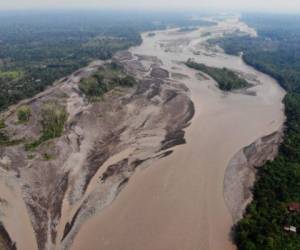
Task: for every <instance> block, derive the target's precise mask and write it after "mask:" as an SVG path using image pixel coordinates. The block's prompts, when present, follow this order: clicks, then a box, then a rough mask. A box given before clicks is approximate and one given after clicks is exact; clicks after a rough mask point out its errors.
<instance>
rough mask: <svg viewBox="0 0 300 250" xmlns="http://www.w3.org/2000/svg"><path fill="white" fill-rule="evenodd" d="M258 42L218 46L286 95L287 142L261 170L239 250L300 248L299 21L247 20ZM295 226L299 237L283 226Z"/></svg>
mask: <svg viewBox="0 0 300 250" xmlns="http://www.w3.org/2000/svg"><path fill="white" fill-rule="evenodd" d="M243 20H244V21H245V22H246V23H247V24H249V25H250V26H252V27H254V28H255V29H256V30H257V31H258V37H257V38H251V37H248V36H240V35H239V36H237V35H236V34H233V35H230V36H227V37H225V38H223V39H221V40H218V41H212V42H213V43H218V44H219V45H220V46H221V47H223V48H224V50H225V51H226V52H227V53H230V54H238V53H240V52H243V58H244V60H245V61H246V62H247V63H248V64H250V65H252V66H253V67H255V68H257V69H258V70H260V71H263V72H265V73H267V74H269V75H271V76H273V77H274V78H276V79H277V80H278V82H279V83H280V84H281V86H282V87H283V88H284V89H285V90H286V91H287V92H288V93H287V95H286V97H285V99H284V104H285V114H286V116H287V121H286V130H285V139H284V142H283V144H282V146H281V148H280V153H279V155H278V157H277V158H276V159H275V160H274V161H273V162H268V163H267V164H266V165H265V166H263V167H261V168H259V169H258V172H257V181H256V183H255V186H254V188H253V194H254V200H253V202H252V203H251V204H250V205H249V206H248V208H247V211H246V213H245V216H244V218H243V219H242V220H241V221H240V222H239V223H238V224H237V225H236V226H235V228H234V235H235V242H236V243H237V245H238V248H239V249H240V250H296V249H300V234H299V233H300V213H299V212H300V211H298V210H297V209H295V210H294V211H291V209H289V207H290V206H291V204H294V205H293V206H296V207H297V206H299V203H300V16H291V15H289V16H284V15H262V14H257V15H253V14H252V15H244V16H243ZM290 226H292V227H295V228H296V229H297V233H293V232H286V231H285V230H284V227H290Z"/></svg>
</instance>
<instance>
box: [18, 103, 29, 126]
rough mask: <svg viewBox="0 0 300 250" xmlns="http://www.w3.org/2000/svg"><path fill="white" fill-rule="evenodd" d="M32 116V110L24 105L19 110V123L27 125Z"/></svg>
mask: <svg viewBox="0 0 300 250" xmlns="http://www.w3.org/2000/svg"><path fill="white" fill-rule="evenodd" d="M30 115H31V108H30V107H29V106H28V105H23V106H21V107H19V108H18V109H17V116H18V121H19V123H26V122H28V121H29V119H30Z"/></svg>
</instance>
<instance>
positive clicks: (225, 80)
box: [186, 59, 249, 91]
mask: <svg viewBox="0 0 300 250" xmlns="http://www.w3.org/2000/svg"><path fill="white" fill-rule="evenodd" d="M186 65H187V66H188V67H190V68H193V69H196V70H200V71H202V72H204V73H206V74H208V75H209V76H210V77H212V78H213V79H214V80H215V81H216V82H217V84H218V86H219V88H220V89H221V90H224V91H231V90H235V89H241V88H245V87H247V86H249V83H248V82H247V81H246V80H244V79H243V78H241V77H239V76H238V75H237V74H236V73H235V72H233V71H232V70H229V69H227V68H222V69H220V68H215V67H209V66H206V65H205V64H202V63H196V62H195V61H193V60H191V59H189V60H188V61H187V62H186Z"/></svg>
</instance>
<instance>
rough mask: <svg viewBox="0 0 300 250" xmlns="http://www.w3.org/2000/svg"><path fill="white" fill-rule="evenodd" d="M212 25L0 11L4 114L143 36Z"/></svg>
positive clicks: (167, 17) (143, 16) (164, 18)
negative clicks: (144, 34)
mask: <svg viewBox="0 0 300 250" xmlns="http://www.w3.org/2000/svg"><path fill="white" fill-rule="evenodd" d="M209 24H211V23H210V22H207V21H201V20H190V19H188V18H187V16H186V15H176V14H163V13H161V14H153V13H134V12H132V13H131V12H130V13H129V12H128V13H126V12H109V11H106V12H99V11H98V12H96V11H95V12H93V11H86V12H85V11H81V12H78V11H77V12H76V11H72V12H71V11H70V12H63V11H57V12H46V11H44V12H37V11H27V12H21V11H19V12H18V11H15V12H0V110H3V109H5V108H6V107H8V106H9V105H10V104H13V103H16V102H17V101H19V100H21V99H24V98H27V97H31V96H33V95H35V94H36V93H38V92H40V91H42V90H44V89H45V88H46V87H47V86H49V85H50V84H52V83H53V82H54V81H55V80H58V79H59V78H61V77H63V76H66V75H68V74H70V73H71V72H73V71H75V70H76V69H78V68H80V67H82V66H84V65H86V64H87V63H88V62H90V61H91V60H94V59H108V58H111V57H112V55H113V54H114V53H115V52H116V51H119V50H123V49H127V48H129V47H130V46H133V45H138V44H140V43H141V42H142V40H141V36H140V32H143V31H148V30H155V29H164V28H165V27H166V26H168V25H173V26H180V27H190V26H193V25H209Z"/></svg>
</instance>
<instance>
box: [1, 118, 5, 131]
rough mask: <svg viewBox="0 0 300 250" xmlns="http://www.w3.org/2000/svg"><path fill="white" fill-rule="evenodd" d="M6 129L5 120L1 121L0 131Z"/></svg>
mask: <svg viewBox="0 0 300 250" xmlns="http://www.w3.org/2000/svg"><path fill="white" fill-rule="evenodd" d="M5 127H6V125H5V121H4V119H0V129H3V128H5Z"/></svg>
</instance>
